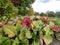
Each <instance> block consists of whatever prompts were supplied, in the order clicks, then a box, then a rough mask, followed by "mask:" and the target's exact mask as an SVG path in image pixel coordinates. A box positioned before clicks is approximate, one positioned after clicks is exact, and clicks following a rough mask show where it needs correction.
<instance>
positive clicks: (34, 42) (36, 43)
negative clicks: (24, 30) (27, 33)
mask: <svg viewBox="0 0 60 45" xmlns="http://www.w3.org/2000/svg"><path fill="white" fill-rule="evenodd" d="M31 45H40V42H39V39H35V40H34V41H33V43H32V44H31Z"/></svg>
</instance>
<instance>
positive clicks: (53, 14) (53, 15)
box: [46, 11, 55, 17]
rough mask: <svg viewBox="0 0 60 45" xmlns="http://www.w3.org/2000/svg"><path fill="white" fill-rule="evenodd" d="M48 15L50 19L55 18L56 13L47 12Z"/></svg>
mask: <svg viewBox="0 0 60 45" xmlns="http://www.w3.org/2000/svg"><path fill="white" fill-rule="evenodd" d="M46 15H47V16H49V17H55V13H54V12H53V11H47V13H46Z"/></svg>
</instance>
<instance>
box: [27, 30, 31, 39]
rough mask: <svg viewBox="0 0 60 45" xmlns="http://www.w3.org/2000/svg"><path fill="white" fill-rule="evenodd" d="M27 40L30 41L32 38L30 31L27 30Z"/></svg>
mask: <svg viewBox="0 0 60 45" xmlns="http://www.w3.org/2000/svg"><path fill="white" fill-rule="evenodd" d="M26 38H28V39H30V38H32V33H31V32H30V31H29V30H27V32H26Z"/></svg>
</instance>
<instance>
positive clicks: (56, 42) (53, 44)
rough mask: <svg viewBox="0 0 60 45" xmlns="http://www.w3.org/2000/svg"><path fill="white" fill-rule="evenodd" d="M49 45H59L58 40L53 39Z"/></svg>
mask: <svg viewBox="0 0 60 45" xmlns="http://www.w3.org/2000/svg"><path fill="white" fill-rule="evenodd" d="M50 45H60V41H58V40H56V39H54V41H53V42H52V43H51V44H50Z"/></svg>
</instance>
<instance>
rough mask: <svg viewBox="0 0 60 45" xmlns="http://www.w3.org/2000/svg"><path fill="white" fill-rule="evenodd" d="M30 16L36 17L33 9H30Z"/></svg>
mask: <svg viewBox="0 0 60 45" xmlns="http://www.w3.org/2000/svg"><path fill="white" fill-rule="evenodd" d="M28 15H30V16H32V15H34V10H33V8H30V9H29V10H28Z"/></svg>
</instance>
